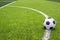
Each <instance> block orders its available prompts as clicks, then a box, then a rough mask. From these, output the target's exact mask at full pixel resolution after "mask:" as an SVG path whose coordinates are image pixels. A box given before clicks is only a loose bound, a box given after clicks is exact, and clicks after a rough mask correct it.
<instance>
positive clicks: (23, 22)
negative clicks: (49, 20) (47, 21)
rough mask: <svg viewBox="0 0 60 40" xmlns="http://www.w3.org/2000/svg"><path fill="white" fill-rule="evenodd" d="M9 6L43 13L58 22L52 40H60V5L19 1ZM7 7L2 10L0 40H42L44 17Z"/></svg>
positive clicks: (49, 2)
mask: <svg viewBox="0 0 60 40" xmlns="http://www.w3.org/2000/svg"><path fill="white" fill-rule="evenodd" d="M9 6H25V7H31V8H35V9H38V10H41V11H43V12H44V13H46V14H47V15H48V16H50V17H53V18H54V19H55V20H56V23H57V25H56V29H55V30H53V31H52V32H51V36H50V40H60V27H59V26H60V3H59V2H54V1H47V0H17V2H16V3H14V4H11V5H9ZM9 6H7V7H5V8H3V9H0V40H41V39H42V37H43V34H44V29H43V21H44V16H42V15H41V14H39V13H37V12H34V11H32V10H27V9H22V8H14V7H13V8H12V7H9Z"/></svg>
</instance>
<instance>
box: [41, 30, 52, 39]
mask: <svg viewBox="0 0 60 40" xmlns="http://www.w3.org/2000/svg"><path fill="white" fill-rule="evenodd" d="M50 33H51V30H45V32H44V36H43V38H42V40H49V38H50Z"/></svg>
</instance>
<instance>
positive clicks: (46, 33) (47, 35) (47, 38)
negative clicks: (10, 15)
mask: <svg viewBox="0 0 60 40" xmlns="http://www.w3.org/2000/svg"><path fill="white" fill-rule="evenodd" d="M10 7H15V8H25V9H29V10H33V11H35V12H38V13H40V14H42V15H43V16H45V18H48V16H47V15H46V14H45V13H43V12H42V11H39V10H36V9H33V8H29V7H23V6H10ZM50 32H51V30H45V32H44V36H43V38H42V40H49V37H50Z"/></svg>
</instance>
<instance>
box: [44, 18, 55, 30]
mask: <svg viewBox="0 0 60 40" xmlns="http://www.w3.org/2000/svg"><path fill="white" fill-rule="evenodd" d="M43 25H44V28H45V29H48V30H52V29H54V28H55V26H56V22H55V20H54V19H53V18H46V19H45V21H44V23H43Z"/></svg>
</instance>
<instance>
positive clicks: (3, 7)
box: [0, 1, 16, 9]
mask: <svg viewBox="0 0 60 40" xmlns="http://www.w3.org/2000/svg"><path fill="white" fill-rule="evenodd" d="M15 2H16V1H14V2H11V3H8V4H7V5H5V6H2V7H0V9H2V8H4V7H6V6H9V5H11V4H13V3H15Z"/></svg>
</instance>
